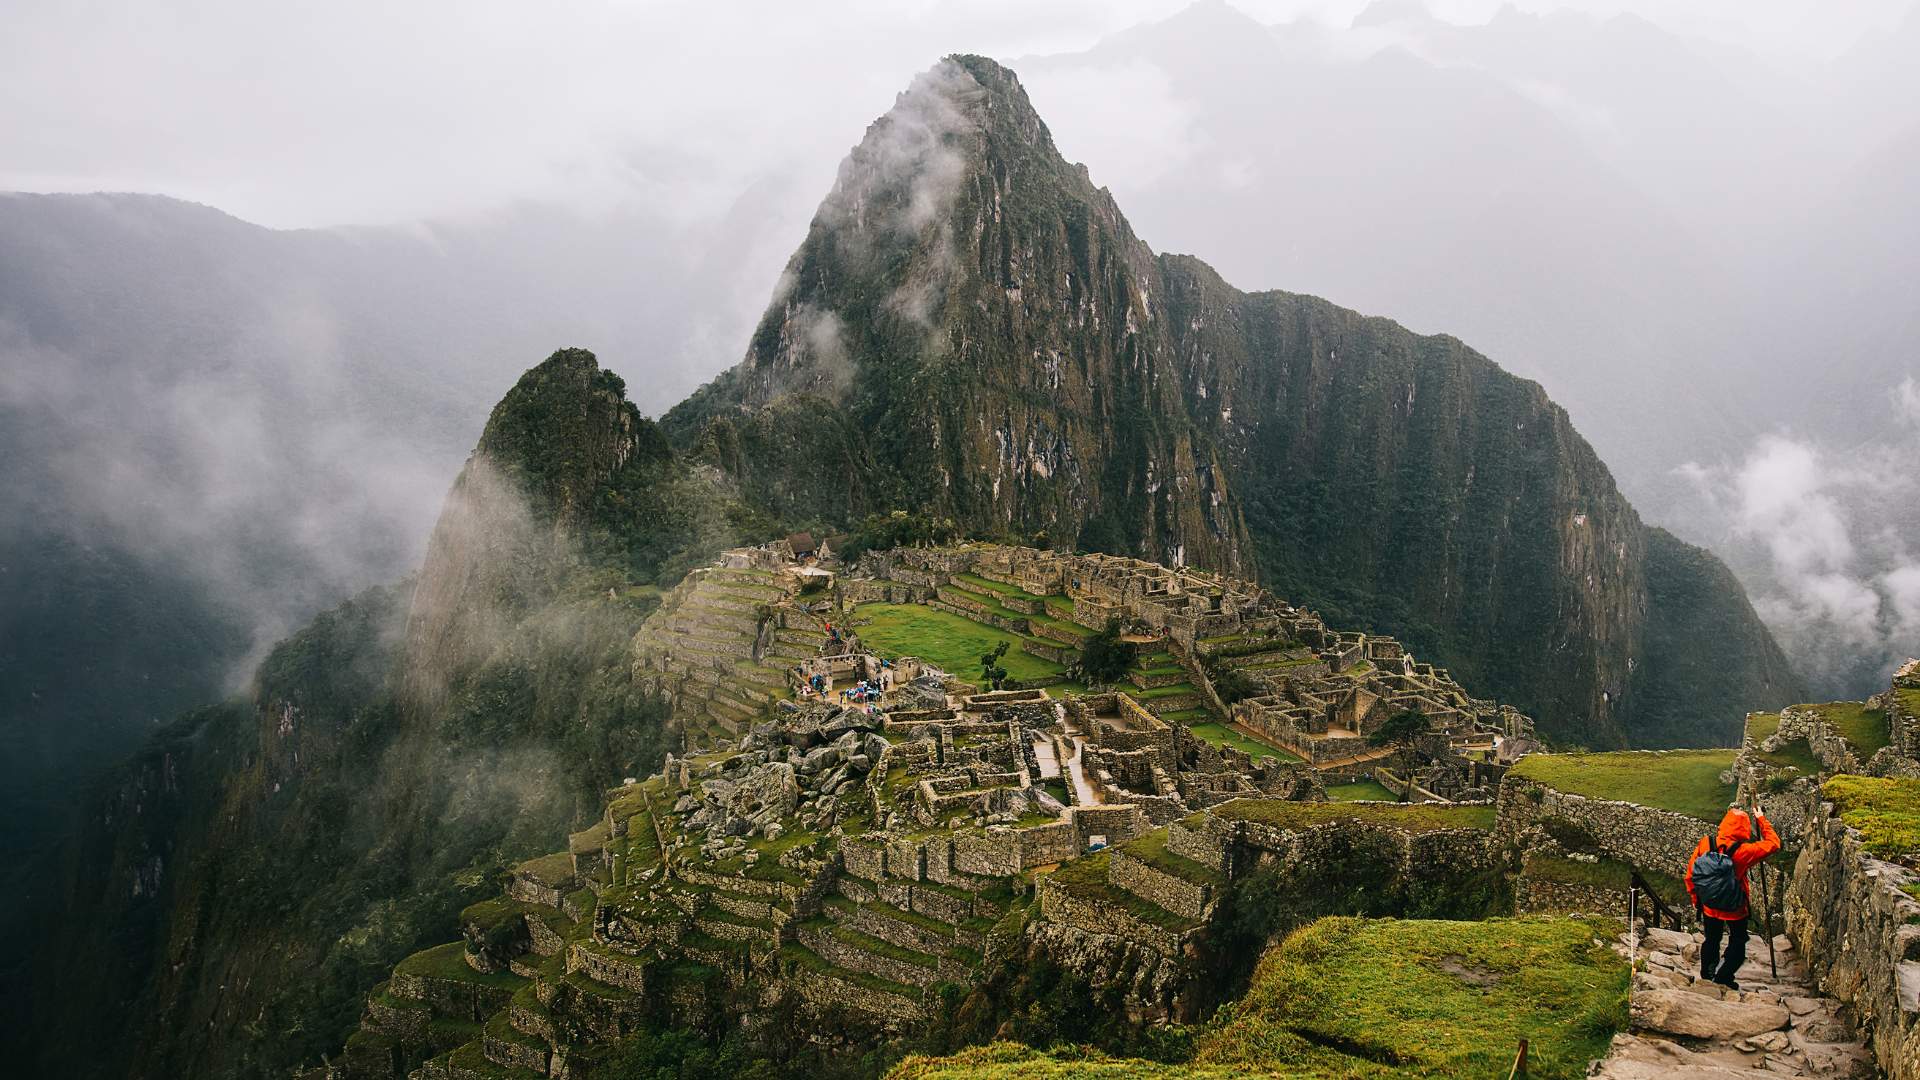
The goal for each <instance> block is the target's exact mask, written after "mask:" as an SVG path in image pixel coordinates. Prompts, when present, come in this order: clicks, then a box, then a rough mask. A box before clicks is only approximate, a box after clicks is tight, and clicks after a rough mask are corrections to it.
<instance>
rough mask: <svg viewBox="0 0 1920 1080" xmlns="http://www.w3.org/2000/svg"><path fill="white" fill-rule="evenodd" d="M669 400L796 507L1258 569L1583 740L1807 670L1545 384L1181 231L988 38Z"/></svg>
mask: <svg viewBox="0 0 1920 1080" xmlns="http://www.w3.org/2000/svg"><path fill="white" fill-rule="evenodd" d="M661 424H662V428H663V430H664V431H665V432H666V433H667V434H668V435H669V437H670V438H671V439H672V440H673V441H674V442H675V444H676V445H679V446H681V447H685V448H687V449H688V450H689V452H691V453H692V454H693V455H694V456H695V457H696V458H697V459H698V460H701V461H705V462H708V463H711V464H713V465H714V466H716V467H718V468H719V469H721V470H723V471H725V472H726V474H727V475H729V476H730V477H731V478H732V479H733V481H734V482H735V483H736V484H738V485H739V487H740V490H741V491H742V493H743V494H744V495H745V497H747V498H749V499H751V500H753V501H754V502H755V503H756V504H757V505H760V506H763V507H765V508H766V509H767V510H768V511H769V512H771V513H774V514H776V515H779V516H781V517H782V518H784V519H787V520H791V521H795V522H798V523H813V524H819V525H823V526H826V527H828V528H829V529H830V530H831V529H834V528H844V527H847V526H850V525H851V524H853V523H855V522H857V521H858V520H859V519H860V517H861V516H862V515H863V514H865V513H867V512H871V511H877V512H883V513H884V512H886V511H888V510H892V509H897V508H900V507H924V508H927V509H928V510H930V511H933V512H937V513H940V514H943V515H947V516H950V517H952V518H954V519H955V520H957V521H960V522H963V523H964V524H965V525H966V526H967V529H968V531H970V532H974V533H977V534H982V535H987V534H993V533H997V532H1002V531H1010V532H1013V533H1015V534H1019V535H1032V534H1035V533H1044V534H1046V535H1047V536H1048V537H1050V538H1051V539H1053V540H1054V541H1055V542H1057V543H1059V544H1061V545H1064V546H1070V547H1077V548H1080V549H1083V550H1100V551H1110V552H1115V553H1119V554H1128V555H1135V556H1140V557H1144V558H1147V559H1150V560H1153V561H1156V562H1162V563H1166V564H1169V565H1174V566H1179V565H1194V566H1201V567H1207V568H1211V569H1215V570H1219V571H1223V572H1227V573H1231V574H1236V575H1238V576H1243V577H1255V578H1258V579H1259V580H1260V581H1262V582H1263V583H1265V584H1267V585H1269V586H1270V587H1272V588H1274V589H1275V590H1276V591H1279V592H1281V593H1283V594H1284V595H1287V596H1290V597H1293V598H1296V599H1298V600H1301V601H1304V602H1307V603H1310V604H1312V605H1313V606H1314V607H1316V608H1318V609H1320V610H1322V611H1325V612H1326V613H1328V614H1329V615H1330V616H1333V617H1335V618H1336V619H1337V620H1339V621H1341V622H1345V623H1354V624H1361V625H1364V626H1367V627H1368V628H1370V629H1373V630H1376V631H1379V632H1382V633H1389V634H1394V635H1396V636H1398V637H1401V638H1403V639H1405V640H1407V641H1409V642H1410V643H1411V644H1413V645H1414V646H1415V647H1416V648H1419V649H1421V651H1423V652H1425V653H1428V654H1431V655H1433V656H1435V657H1436V658H1437V659H1438V660H1439V661H1440V662H1442V663H1444V664H1446V665H1447V666H1448V667H1449V668H1451V669H1453V670H1455V671H1457V672H1459V673H1460V674H1461V675H1462V676H1463V677H1466V678H1467V679H1469V680H1470V681H1472V682H1473V683H1474V684H1475V685H1478V686H1481V687H1484V688H1485V690H1486V691H1487V692H1489V693H1494V694H1497V695H1499V696H1500V697H1501V698H1503V699H1506V700H1510V701H1513V702H1514V703H1515V704H1516V705H1518V706H1519V707H1520V708H1522V709H1524V710H1526V711H1528V712H1530V713H1533V714H1534V715H1537V716H1540V717H1542V720H1543V724H1544V725H1545V730H1546V731H1547V732H1548V733H1550V734H1555V735H1562V736H1566V737H1574V736H1575V734H1576V733H1577V735H1578V738H1579V739H1580V740H1581V741H1583V742H1588V743H1604V744H1608V745H1620V744H1626V743H1632V744H1638V745H1675V744H1683V743H1690V744H1699V743H1710V742H1721V741H1726V740H1730V739H1731V738H1732V737H1733V735H1734V731H1733V725H1732V722H1731V720H1729V719H1728V717H1730V716H1737V715H1738V714H1739V712H1740V711H1743V710H1744V709H1747V708H1770V707H1774V706H1776V705H1778V704H1780V703H1782V702H1784V701H1785V700H1787V699H1788V698H1790V697H1792V696H1794V695H1795V694H1796V693H1797V692H1798V690H1797V687H1798V683H1797V680H1796V679H1795V677H1794V676H1793V674H1792V673H1791V672H1790V671H1789V669H1788V667H1787V664H1786V662H1785V660H1784V658H1783V657H1782V655H1781V653H1780V651H1779V649H1778V648H1777V647H1776V646H1775V645H1774V643H1773V641H1772V639H1771V637H1770V636H1769V635H1768V634H1767V631H1766V630H1765V628H1764V627H1763V626H1762V625H1761V624H1760V622H1759V620H1758V618H1757V617H1756V616H1755V615H1754V613H1753V611H1752V609H1751V607H1750V606H1749V605H1748V603H1747V601H1746V599H1745V597H1744V595H1743V594H1742V592H1741V590H1740V588H1739V586H1738V584H1737V583H1736V582H1735V581H1734V579H1733V577H1732V575H1731V574H1730V573H1729V572H1728V571H1727V570H1726V568H1725V567H1723V566H1721V565H1720V564H1719V562H1718V561H1717V560H1715V559H1714V558H1713V557H1712V556H1710V555H1708V554H1707V553H1705V552H1703V551H1700V550H1698V549H1695V548H1692V547H1689V546H1687V545H1685V544H1682V543H1680V542H1679V541H1677V540H1675V539H1674V538H1673V537H1671V536H1669V535H1668V534H1666V533H1664V532H1662V531H1660V530H1658V529H1652V528H1649V527H1647V526H1646V525H1644V524H1643V523H1642V522H1641V521H1640V519H1639V517H1638V516H1637V515H1636V514H1635V513H1634V511H1633V508H1632V507H1631V506H1630V505H1628V503H1627V501H1626V500H1625V499H1624V498H1623V497H1622V496H1621V495H1620V493H1619V492H1618V490H1616V488H1615V487H1614V483H1613V480H1612V477H1611V476H1610V475H1609V474H1608V472H1607V469H1606V467H1605V465H1603V464H1602V463H1601V462H1600V461H1599V460H1598V458H1596V457H1595V455H1594V453H1593V451H1592V449H1591V447H1589V446H1588V445H1587V443H1586V441H1585V440H1584V439H1582V438H1581V437H1580V435H1579V434H1578V433H1577V432H1575V431H1574V430H1573V427H1572V425H1571V423H1570V422H1569V420H1568V418H1567V414H1566V412H1565V411H1564V410H1562V409H1561V408H1559V407H1558V406H1557V405H1555V404H1554V403H1553V402H1552V401H1550V400H1548V398H1547V397H1546V395H1545V394H1544V393H1543V392H1542V391H1541V389H1540V388H1539V387H1538V386H1537V385H1535V384H1533V383H1530V382H1526V381H1524V380H1521V379H1517V378H1515V377H1513V376H1511V375H1509V374H1507V373H1506V372H1504V371H1502V370H1501V369H1500V368H1499V367H1497V366H1496V365H1495V364H1494V363H1492V362H1491V361H1489V360H1488V359H1487V358H1485V357H1483V356H1481V355H1479V354H1477V353H1475V352H1474V351H1473V350H1472V349H1470V348H1468V347H1467V346H1466V345H1464V344H1462V343H1461V342H1459V341H1457V340H1454V339H1452V338H1446V337H1422V336H1420V335H1416V334H1413V333H1410V332H1408V331H1406V330H1405V329H1403V328H1401V327H1399V326H1397V325H1395V324H1393V323H1391V322H1388V321H1386V320H1384V319H1372V318H1366V317H1364V316H1361V315H1359V314H1356V313H1354V312H1351V311H1346V310H1343V309H1341V308H1338V307H1336V306H1334V305H1332V304H1329V303H1327V302H1326V301H1323V300H1319V299H1317V298H1314V297H1311V296H1301V295H1296V294H1290V293H1281V292H1262V293H1245V292H1241V291H1240V290H1238V289H1236V288H1234V287H1233V286H1231V285H1229V284H1228V283H1226V282H1225V281H1223V280H1221V278H1220V276H1219V275H1218V274H1216V273H1214V272H1213V270H1212V269H1210V268H1209V267H1208V266H1207V265H1206V264H1205V263H1203V262H1201V261H1200V260H1198V259H1196V258H1193V257H1190V256H1185V255H1168V254H1156V253H1155V252H1154V251H1153V250H1152V249H1150V248H1149V247H1148V246H1147V244H1146V243H1145V242H1144V241H1142V240H1141V239H1140V238H1139V237H1137V236H1135V235H1134V233H1133V230H1132V228H1131V226H1129V224H1128V223H1127V220H1126V217H1125V216H1124V215H1123V214H1122V213H1121V210H1120V208H1119V206H1118V205H1116V204H1115V202H1114V200H1113V198H1112V196H1111V195H1110V194H1109V193H1108V192H1107V191H1106V190H1105V189H1102V188H1097V187H1095V186H1094V183H1093V181H1092V180H1091V179H1090V178H1089V177H1088V175H1087V173H1086V171H1085V170H1084V169H1083V168H1080V167H1077V166H1074V165H1070V164H1069V163H1067V162H1066V161H1065V160H1064V159H1062V158H1061V156H1060V154H1059V152H1058V151H1057V150H1056V149H1055V147H1054V144H1053V140H1052V136H1051V135H1050V134H1049V132H1048V130H1047V126H1046V124H1045V123H1044V122H1043V121H1042V120H1041V119H1040V117H1039V115H1038V114H1037V113H1036V112H1035V111H1034V109H1033V106H1032V104H1031V103H1030V102H1029V101H1028V99H1027V95H1026V93H1025V91H1024V90H1023V89H1022V88H1021V86H1020V83H1019V81H1018V79H1017V78H1016V77H1015V76H1014V74H1013V73H1012V72H1011V71H1008V70H1007V69H1005V68H1003V67H1001V66H1000V65H998V64H995V63H993V62H992V61H990V60H986V59H983V58H980V57H970V56H957V57H953V58H950V59H948V60H946V61H943V62H942V63H941V64H939V65H938V66H936V67H935V68H934V69H932V70H931V71H929V72H927V73H926V74H924V75H922V76H921V77H920V78H919V79H917V80H916V81H915V83H914V84H913V86H912V87H910V88H909V89H908V90H907V91H906V92H905V93H903V94H902V95H901V97H900V100H899V101H898V103H897V104H896V105H895V107H894V109H893V111H891V112H889V113H888V114H887V115H886V116H884V117H882V118H881V119H880V120H878V121H876V122H875V123H874V125H873V126H872V127H871V128H870V129H869V130H868V132H867V136H866V138H865V139H864V140H863V141H862V142H861V144H860V145H859V146H858V147H856V148H855V149H854V150H853V152H852V153H851V154H850V155H849V156H848V158H847V160H846V162H845V163H844V164H843V166H842V168H841V171H840V175H839V178H838V180H837V181H836V183H835V185H834V188H833V191H832V192H831V193H830V194H829V195H828V196H827V198H826V199H825V200H824V201H823V202H822V204H821V206H820V209H819V211H818V213H817V214H816V215H815V217H814V220H813V223H812V226H811V228H810V229H809V232H808V235H807V237H806V239H805V240H804V241H803V242H802V244H801V246H800V248H799V250H798V251H796V252H795V253H794V255H793V258H792V260H791V261H790V262H789V263H788V266H787V271H786V274H785V276H784V277H783V279H782V282H781V285H780V288H779V289H778V290H777V292H776V294H775V296H774V297H773V301H772V303H771V305H770V306H769V308H768V310H767V313H766V315H765V317H764V318H763V319H762V321H761V323H760V326H759V328H758V330H757V331H756V332H755V333H754V336H753V338H752V340H751V342H750V343H749V345H748V349H747V354H746V357H745V358H744V359H743V360H742V361H741V363H740V364H739V365H738V366H736V367H735V368H733V369H732V370H730V371H728V372H726V373H725V374H723V375H721V376H720V377H719V378H718V379H716V380H714V381H713V382H712V383H710V384H709V385H707V386H706V387H703V388H702V389H701V390H699V391H698V392H696V393H695V394H693V395H692V396H691V397H689V398H688V399H687V400H686V401H685V402H683V403H682V404H680V405H678V406H676V407H675V408H674V409H672V410H671V411H669V412H668V413H667V415H666V416H665V417H664V418H663V419H662V422H661ZM1729 704H1731V705H1733V706H1735V708H1734V711H1733V712H1732V713H1728V712H1725V711H1719V710H1720V707H1721V706H1724V705H1729Z"/></svg>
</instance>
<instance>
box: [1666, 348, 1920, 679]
mask: <svg viewBox="0 0 1920 1080" xmlns="http://www.w3.org/2000/svg"><path fill="white" fill-rule="evenodd" d="M1915 397H1920V394H1916V392H1915V389H1914V386H1913V381H1912V380H1911V379H1908V380H1907V381H1905V382H1903V383H1902V384H1901V385H1900V386H1899V387H1897V388H1895V390H1894V394H1893V398H1894V402H1895V405H1896V407H1898V408H1900V409H1902V410H1906V409H1908V408H1909V406H1910V405H1912V404H1915V402H1914V398H1915ZM1915 460H1920V431H1917V432H1916V433H1915V435H1914V437H1912V438H1909V439H1907V440H1905V441H1904V442H1903V443H1901V444H1899V445H1891V446H1881V447H1877V448H1865V449H1850V450H1848V451H1846V452H1845V453H1840V452H1836V451H1834V450H1832V449H1830V448H1828V447H1825V446H1823V445H1820V444H1818V443H1816V442H1815V441H1813V440H1810V439H1805V438H1800V437H1796V436H1794V435H1791V434H1785V433H1774V434H1770V435H1766V436H1763V437H1762V438H1760V439H1759V440H1757V441H1756V442H1755V443H1754V445H1753V447H1752V448H1751V449H1750V450H1749V451H1748V452H1747V454H1746V455H1745V456H1744V457H1743V458H1741V459H1740V460H1738V461H1735V462H1726V463H1721V464H1717V465H1710V466H1709V465H1700V464H1697V463H1689V464H1687V465H1685V466H1683V467H1682V468H1681V470H1680V472H1681V474H1682V475H1683V476H1684V477H1685V478H1686V479H1687V480H1688V481H1690V483H1691V484H1692V486H1693V488H1694V489H1695V491H1696V492H1697V493H1698V494H1699V495H1700V496H1701V499H1702V503H1703V507H1704V509H1705V511H1706V512H1707V515H1708V516H1709V518H1710V519H1711V520H1712V521H1713V523H1714V525H1715V526H1716V527H1717V529H1718V530H1719V531H1721V532H1722V533H1723V535H1724V536H1725V538H1726V539H1727V541H1728V542H1729V543H1730V545H1731V546H1732V547H1733V549H1734V550H1735V551H1736V552H1744V553H1745V554H1747V555H1749V556H1750V558H1747V559H1738V560H1737V562H1739V563H1740V564H1741V570H1742V577H1743V578H1745V579H1746V584H1747V587H1748V591H1749V592H1750V594H1751V595H1752V597H1753V602H1754V606H1755V608H1756V609H1757V610H1758V611H1759V612H1760V614H1761V616H1762V617H1763V618H1764V619H1765V620H1766V622H1767V623H1768V625H1769V626H1770V627H1772V629H1773V630H1774V633H1775V634H1776V635H1777V636H1778V637H1779V638H1780V639H1781V643H1782V644H1783V645H1784V646H1785V647H1786V649H1787V651H1788V652H1789V653H1790V654H1792V655H1794V656H1795V657H1796V659H1797V660H1798V661H1799V662H1800V663H1801V665H1802V666H1803V668H1805V669H1806V670H1803V672H1802V674H1803V675H1805V676H1806V678H1807V679H1808V681H1809V683H1811V684H1812V685H1813V687H1814V688H1815V689H1816V691H1820V692H1823V693H1826V694H1830V695H1833V696H1856V695H1859V694H1862V693H1866V692H1870V691H1871V690H1872V689H1873V686H1874V683H1875V682H1877V681H1878V680H1881V679H1884V678H1885V677H1886V675H1887V674H1888V673H1889V672H1890V671H1891V670H1892V668H1893V667H1894V666H1895V665H1897V664H1898V663H1899V662H1900V660H1902V659H1903V658H1905V657H1907V656H1910V655H1913V654H1915V653H1916V652H1920V551H1915V550H1914V549H1913V548H1912V547H1911V546H1910V542H1911V538H1912V533H1911V525H1912V521H1911V518H1912V516H1913V515H1912V511H1911V510H1910V508H1911V507H1913V506H1914V505H1915V504H1916V497H1917V496H1920V476H1916V474H1915V473H1914V470H1913V468H1912V463H1913V462H1914V461H1915Z"/></svg>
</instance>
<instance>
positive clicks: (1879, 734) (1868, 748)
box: [1800, 701, 1891, 761]
mask: <svg viewBox="0 0 1920 1080" xmlns="http://www.w3.org/2000/svg"><path fill="white" fill-rule="evenodd" d="M1800 708H1803V709H1812V710H1813V711H1814V712H1817V713H1819V714H1820V715H1821V716H1822V717H1824V718H1825V719H1826V721H1827V723H1829V724H1832V725H1833V729H1834V730H1835V731H1837V732H1839V733H1840V735H1841V737H1842V738H1844V739H1846V740H1847V741H1848V742H1850V743H1852V744H1853V752H1854V753H1856V754H1859V755H1860V760H1862V761H1865V760H1866V759H1867V758H1870V757H1872V756H1873V754H1874V751H1876V750H1878V749H1880V748H1881V747H1883V746H1885V745H1887V743H1888V742H1889V741H1891V736H1890V735H1889V733H1888V731H1887V714H1886V712H1884V711H1883V710H1880V709H1869V708H1867V707H1866V705H1865V704H1864V703H1862V702H1858V701H1833V702H1828V703H1827V704H1825V705H1802V706H1800Z"/></svg>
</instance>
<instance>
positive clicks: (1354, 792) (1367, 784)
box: [1327, 780, 1398, 802]
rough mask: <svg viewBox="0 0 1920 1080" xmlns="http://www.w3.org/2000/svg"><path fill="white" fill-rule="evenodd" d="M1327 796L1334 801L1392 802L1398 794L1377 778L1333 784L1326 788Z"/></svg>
mask: <svg viewBox="0 0 1920 1080" xmlns="http://www.w3.org/2000/svg"><path fill="white" fill-rule="evenodd" d="M1327 798H1329V799H1332V800H1333V801H1334V802H1363V801H1377V802H1394V801H1395V800H1396V799H1397V798H1398V796H1396V795H1394V793H1393V792H1391V791H1388V790H1387V788H1386V785H1384V784H1382V783H1381V782H1380V781H1378V780H1356V781H1354V782H1353V783H1351V784H1334V785H1332V786H1331V787H1329V788H1327Z"/></svg>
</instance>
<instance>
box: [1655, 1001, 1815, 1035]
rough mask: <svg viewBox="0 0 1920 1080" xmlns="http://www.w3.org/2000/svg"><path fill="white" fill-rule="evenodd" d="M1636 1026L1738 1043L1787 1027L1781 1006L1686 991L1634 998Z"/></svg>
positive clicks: (1671, 1033) (1785, 1014) (1783, 1009)
mask: <svg viewBox="0 0 1920 1080" xmlns="http://www.w3.org/2000/svg"><path fill="white" fill-rule="evenodd" d="M1632 1015H1633V1026H1634V1027H1636V1028H1641V1029H1644V1030H1648V1031H1658V1032H1661V1033H1663V1034H1667V1035H1688V1036H1692V1037H1693V1038H1696V1039H1715V1038H1721V1039H1737V1038H1740V1037H1742V1036H1749V1035H1759V1034H1762V1033H1763V1032H1768V1031H1776V1030H1778V1029H1780V1028H1783V1027H1786V1026H1787V1020H1788V1019H1789V1015H1788V1013H1787V1010H1786V1009H1785V1008H1784V1007H1783V1006H1780V1005H1768V1004H1763V1003H1761V1002H1746V1001H1724V1000H1716V999H1714V998H1710V997H1707V996H1706V995H1704V994H1694V993H1688V992H1687V991H1685V990H1679V989H1673V990H1648V991H1646V992H1644V993H1639V994H1635V995H1633V1002H1632Z"/></svg>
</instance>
